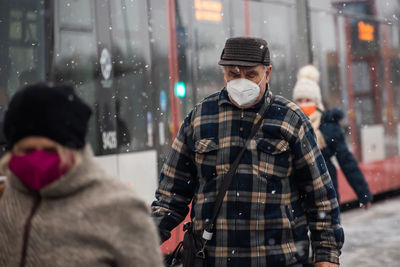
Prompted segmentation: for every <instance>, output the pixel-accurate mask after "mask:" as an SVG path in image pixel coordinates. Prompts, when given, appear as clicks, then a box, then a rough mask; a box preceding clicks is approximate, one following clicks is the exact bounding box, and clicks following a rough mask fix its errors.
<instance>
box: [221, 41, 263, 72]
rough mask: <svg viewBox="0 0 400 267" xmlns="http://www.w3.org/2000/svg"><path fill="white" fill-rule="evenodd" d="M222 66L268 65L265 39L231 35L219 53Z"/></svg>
mask: <svg viewBox="0 0 400 267" xmlns="http://www.w3.org/2000/svg"><path fill="white" fill-rule="evenodd" d="M218 64H219V65H222V66H244V67H254V66H257V65H260V64H262V65H266V66H269V65H270V55H269V49H268V44H267V41H265V40H264V39H261V38H254V37H233V38H229V39H228V40H226V43H225V47H224V49H223V50H222V53H221V60H220V61H219V62H218Z"/></svg>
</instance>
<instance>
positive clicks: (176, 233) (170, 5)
mask: <svg viewBox="0 0 400 267" xmlns="http://www.w3.org/2000/svg"><path fill="white" fill-rule="evenodd" d="M166 1H167V18H168V66H169V99H170V102H171V119H172V127H171V128H172V129H171V130H172V140H174V139H175V137H176V135H177V134H178V131H179V124H180V105H179V101H178V98H177V97H176V96H175V92H174V90H175V84H176V83H177V82H178V79H179V77H178V51H177V41H176V14H175V13H176V12H175V10H176V9H175V0H166ZM182 229H183V227H182V224H181V225H180V226H178V227H176V228H175V229H174V230H173V231H172V232H171V238H170V239H169V240H168V241H166V242H164V244H163V245H162V246H161V250H162V252H163V253H164V254H168V253H171V252H172V251H173V250H174V248H175V247H176V245H177V244H178V243H179V241H180V240H182V237H183V230H182Z"/></svg>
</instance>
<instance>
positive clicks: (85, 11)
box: [59, 0, 93, 28]
mask: <svg viewBox="0 0 400 267" xmlns="http://www.w3.org/2000/svg"><path fill="white" fill-rule="evenodd" d="M59 6H60V8H59V16H60V26H61V27H76V28H85V27H86V28H92V25H93V20H92V16H91V12H92V11H91V10H92V9H93V7H92V5H91V1H87V0H60V1H59Z"/></svg>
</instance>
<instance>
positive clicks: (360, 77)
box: [353, 61, 371, 93]
mask: <svg viewBox="0 0 400 267" xmlns="http://www.w3.org/2000/svg"><path fill="white" fill-rule="evenodd" d="M370 72H371V71H370V69H369V65H368V62H366V61H360V62H354V63H353V83H354V92H355V93H370V92H371V79H370Z"/></svg>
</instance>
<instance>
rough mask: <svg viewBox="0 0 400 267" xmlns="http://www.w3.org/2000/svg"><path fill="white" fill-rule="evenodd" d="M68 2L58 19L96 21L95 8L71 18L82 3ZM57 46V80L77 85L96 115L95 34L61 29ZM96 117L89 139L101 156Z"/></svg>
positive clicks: (55, 69)
mask: <svg viewBox="0 0 400 267" xmlns="http://www.w3.org/2000/svg"><path fill="white" fill-rule="evenodd" d="M70 2H71V1H70ZM65 3H66V2H65V1H61V4H60V5H58V6H57V8H58V10H59V11H58V12H59V14H60V15H61V16H60V17H58V19H59V21H67V20H68V19H69V18H70V17H71V16H73V17H74V19H75V20H77V21H78V20H80V19H79V16H80V17H82V19H83V18H85V19H84V20H86V19H89V20H92V14H91V11H90V10H91V9H85V8H82V10H80V11H79V12H78V13H77V14H74V15H71V12H72V10H74V9H71V8H72V7H76V5H80V4H79V3H78V2H77V1H72V2H71V4H72V7H71V6H68V5H66V4H65ZM87 3H91V2H90V1H88V2H87ZM56 19H57V18H56ZM55 43H56V44H57V45H56V46H55V51H54V54H55V59H54V66H53V69H54V79H55V81H57V82H71V83H73V84H74V86H75V89H76V92H77V94H78V95H79V96H81V97H82V98H83V99H84V100H85V101H86V103H88V104H89V105H90V106H91V108H92V110H93V112H96V101H95V95H94V94H95V83H94V73H95V64H97V52H96V51H97V46H96V39H95V32H94V31H93V30H84V29H75V30H73V29H71V30H62V29H59V31H58V34H56V36H55ZM95 118H96V116H95V115H93V116H91V119H90V121H89V131H88V137H87V140H88V142H89V143H90V144H91V145H92V147H93V150H94V151H95V153H96V154H97V153H98V151H99V147H100V146H101V144H100V142H98V141H97V140H98V138H97V133H96V125H97V124H96V119H95Z"/></svg>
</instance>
